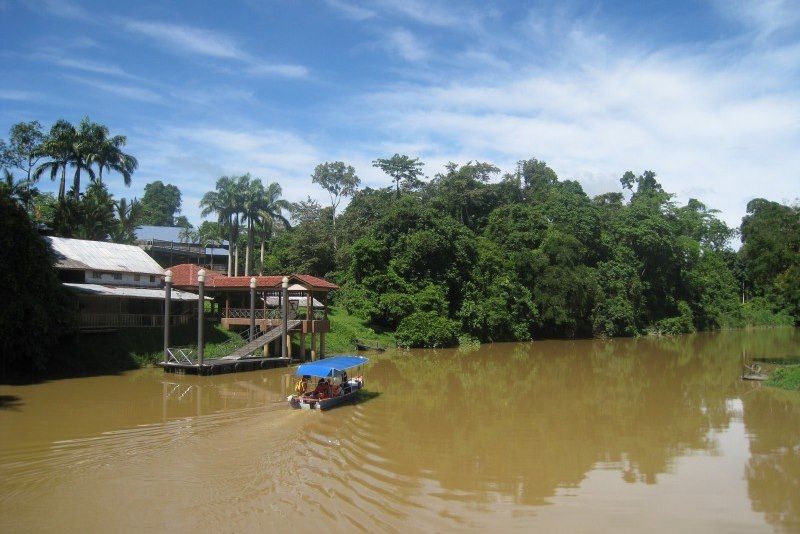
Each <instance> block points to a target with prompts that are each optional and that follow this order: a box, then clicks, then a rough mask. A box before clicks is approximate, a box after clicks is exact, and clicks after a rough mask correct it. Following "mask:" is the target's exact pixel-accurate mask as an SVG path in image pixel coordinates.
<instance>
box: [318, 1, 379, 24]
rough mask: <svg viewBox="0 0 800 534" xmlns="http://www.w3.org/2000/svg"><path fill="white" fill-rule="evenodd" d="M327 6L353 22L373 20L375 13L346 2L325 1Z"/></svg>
mask: <svg viewBox="0 0 800 534" xmlns="http://www.w3.org/2000/svg"><path fill="white" fill-rule="evenodd" d="M324 1H325V3H326V4H328V5H329V6H331V7H332V8H334V9H336V10H338V11H340V12H341V13H343V14H344V15H345V16H346V17H348V18H351V19H353V20H366V19H371V18H373V17H374V16H375V15H376V13H375V11H373V10H371V9H368V8H365V7H363V6H360V5H358V4H356V3H354V2H348V1H346V0H324Z"/></svg>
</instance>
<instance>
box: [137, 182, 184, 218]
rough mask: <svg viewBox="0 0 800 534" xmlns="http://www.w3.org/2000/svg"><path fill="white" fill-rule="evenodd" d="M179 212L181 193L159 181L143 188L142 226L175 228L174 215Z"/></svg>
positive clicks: (174, 187) (172, 186)
mask: <svg viewBox="0 0 800 534" xmlns="http://www.w3.org/2000/svg"><path fill="white" fill-rule="evenodd" d="M180 211H181V191H180V189H178V188H177V187H176V186H174V185H172V184H164V182H162V181H161V180H156V181H155V182H150V183H149V184H147V185H145V186H144V196H143V197H142V224H150V225H153V226H175V224H176V223H175V215H176V214H177V213H179V212H180Z"/></svg>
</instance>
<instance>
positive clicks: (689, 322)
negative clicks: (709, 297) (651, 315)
mask: <svg viewBox="0 0 800 534" xmlns="http://www.w3.org/2000/svg"><path fill="white" fill-rule="evenodd" d="M694 331H695V329H694V318H693V316H692V309H691V308H690V307H689V305H688V304H687V303H686V302H685V301H680V302H678V315H677V316H676V317H667V318H666V319H661V320H660V321H658V322H657V323H656V324H654V325H653V326H651V327H650V328H649V329H648V333H649V334H651V335H659V336H675V335H678V334H690V333H692V332H694Z"/></svg>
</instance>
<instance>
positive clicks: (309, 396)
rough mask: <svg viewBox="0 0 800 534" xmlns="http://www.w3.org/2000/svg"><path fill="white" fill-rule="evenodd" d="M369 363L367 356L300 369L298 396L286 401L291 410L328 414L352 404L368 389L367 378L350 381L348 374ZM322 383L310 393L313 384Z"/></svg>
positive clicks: (333, 358) (336, 357) (360, 376)
mask: <svg viewBox="0 0 800 534" xmlns="http://www.w3.org/2000/svg"><path fill="white" fill-rule="evenodd" d="M368 361H369V360H368V359H367V358H365V357H363V356H334V357H332V358H325V359H323V360H319V361H316V362H310V363H304V364H302V365H299V366H298V367H297V370H296V371H295V376H298V377H300V378H299V379H298V381H297V383H296V384H295V394H294V395H289V396H288V397H286V400H287V402H288V403H289V406H291V407H292V408H297V409H301V410H327V409H328V408H331V407H333V406H337V405H339V404H343V403H345V402H348V401H351V400H353V399H355V398H356V397H357V396H358V393H359V391H360V390H361V389H362V388H363V387H364V377H363V376H362V375H361V374H359V375H358V376H356V377H353V378H349V377H348V376H347V371H349V370H351V369H355V368H359V367H361V366H363V365H364V364H366V363H367V362H368ZM313 378H316V379H318V381H317V387H316V388H315V390H314V391H313V392H309V391H308V385H309V381H310V380H311V379H313Z"/></svg>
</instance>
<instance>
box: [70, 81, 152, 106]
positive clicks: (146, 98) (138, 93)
mask: <svg viewBox="0 0 800 534" xmlns="http://www.w3.org/2000/svg"><path fill="white" fill-rule="evenodd" d="M64 77H65V78H66V79H68V80H72V81H75V82H78V83H81V84H84V85H88V86H90V87H93V88H95V89H99V90H101V91H104V92H106V93H111V94H113V95H116V96H121V97H123V98H128V99H130V100H139V101H141V102H149V103H159V102H161V101H162V100H163V99H162V97H161V95H159V94H158V93H156V92H155V91H152V90H150V89H147V88H144V87H137V86H133V85H130V84H126V85H121V84H116V83H111V82H107V81H103V80H99V79H95V78H85V77H82V76H72V75H67V76H64Z"/></svg>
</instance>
